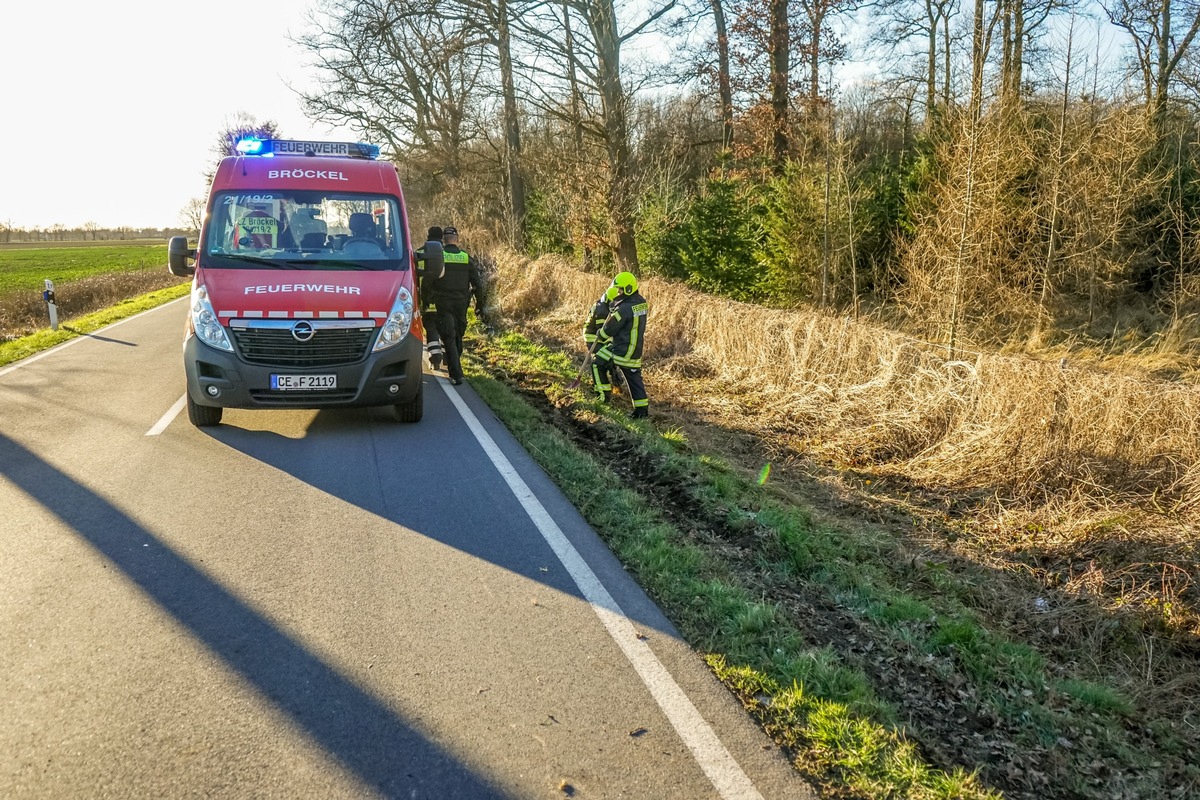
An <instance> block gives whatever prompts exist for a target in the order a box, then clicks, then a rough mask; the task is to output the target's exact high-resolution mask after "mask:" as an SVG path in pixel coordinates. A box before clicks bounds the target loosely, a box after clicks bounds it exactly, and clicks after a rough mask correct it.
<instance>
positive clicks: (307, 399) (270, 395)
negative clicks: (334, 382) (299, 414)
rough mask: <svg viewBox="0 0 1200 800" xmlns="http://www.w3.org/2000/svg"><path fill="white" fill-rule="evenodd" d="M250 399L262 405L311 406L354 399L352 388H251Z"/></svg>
mask: <svg viewBox="0 0 1200 800" xmlns="http://www.w3.org/2000/svg"><path fill="white" fill-rule="evenodd" d="M250 399H251V400H253V401H254V402H255V403H259V404H260V405H264V406H298V407H300V408H311V407H312V406H320V405H326V404H328V403H345V402H349V401H350V400H353V399H354V390H353V389H329V390H327V391H323V392H318V391H312V392H276V391H271V390H270V389H251V390H250Z"/></svg>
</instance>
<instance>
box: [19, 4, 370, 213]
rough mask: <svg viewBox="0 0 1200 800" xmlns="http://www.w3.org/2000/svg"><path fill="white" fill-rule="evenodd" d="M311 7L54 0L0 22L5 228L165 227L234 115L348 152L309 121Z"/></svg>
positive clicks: (194, 192) (343, 137) (345, 137)
mask: <svg viewBox="0 0 1200 800" xmlns="http://www.w3.org/2000/svg"><path fill="white" fill-rule="evenodd" d="M312 2H313V0H271V2H269V3H251V2H246V0H240V2H233V1H232V0H208V2H205V3H185V2H176V0H108V1H107V2H96V0H87V1H86V2H85V1H84V0H62V2H47V1H46V0H41V2H12V3H6V4H5V10H4V13H3V20H0V76H3V77H2V80H3V85H4V89H3V94H2V95H0V97H2V98H3V111H0V224H10V225H12V226H14V227H23V228H28V227H30V226H35V225H36V226H40V227H43V228H46V227H49V226H51V225H53V224H55V223H62V224H63V225H66V226H67V227H69V228H73V227H78V226H82V225H83V224H84V223H87V222H95V223H97V224H99V225H100V226H101V227H104V228H109V227H121V226H129V227H134V228H137V227H142V226H145V227H155V228H164V227H174V226H178V225H180V224H181V222H180V213H179V212H180V210H181V209H182V208H183V207H184V206H185V205H186V204H187V203H188V201H189V200H190V199H191V198H193V197H201V198H202V197H204V195H205V191H206V186H205V183H204V175H203V173H204V172H205V171H206V170H208V169H209V168H210V166H211V164H212V163H213V160H214V156H213V154H212V147H213V145H214V143H215V142H216V139H217V135H218V133H219V132H220V131H222V130H224V129H225V128H226V127H228V126H229V125H231V124H232V123H233V120H234V119H235V117H236V115H237V113H238V112H245V113H248V114H251V115H253V116H254V117H255V118H256V119H257V120H258V121H259V122H264V121H267V120H274V121H275V122H277V123H278V124H279V126H280V130H281V132H282V133H283V135H285V136H286V137H288V138H294V139H302V138H310V137H312V138H319V139H327V140H335V141H357V140H358V138H359V137H358V136H356V135H354V134H352V133H349V132H347V131H336V130H330V129H329V128H327V127H324V126H317V125H314V123H312V122H310V121H309V120H307V119H306V118H305V116H304V114H303V112H302V111H301V109H300V104H299V100H298V99H297V97H296V94H295V93H294V92H293V91H292V90H291V89H289V88H288V85H291V86H293V87H295V88H297V89H305V90H311V89H312V88H313V87H314V86H315V81H314V80H313V74H314V70H312V69H310V68H308V67H305V66H304V64H305V63H306V62H307V61H308V60H309V56H308V54H307V53H306V52H304V51H302V50H301V49H300V48H299V47H297V46H296V45H294V44H292V43H291V41H290V38H289V37H298V36H299V35H300V34H301V33H303V32H305V31H306V30H307V29H308V23H307V16H308V14H307V10H308V8H309V7H310V6H311V5H312Z"/></svg>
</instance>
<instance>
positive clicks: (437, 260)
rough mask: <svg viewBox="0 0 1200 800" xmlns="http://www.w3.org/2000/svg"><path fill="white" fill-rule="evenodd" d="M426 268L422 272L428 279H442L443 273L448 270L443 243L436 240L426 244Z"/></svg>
mask: <svg viewBox="0 0 1200 800" xmlns="http://www.w3.org/2000/svg"><path fill="white" fill-rule="evenodd" d="M424 249H425V267H424V269H423V270H422V272H423V273H424V275H425V277H427V278H440V277H442V272H444V271H445V269H446V254H445V252H444V251H443V250H442V243H441V242H439V241H437V240H436V239H430V240H429V241H428V242H426V243H425V248H424Z"/></svg>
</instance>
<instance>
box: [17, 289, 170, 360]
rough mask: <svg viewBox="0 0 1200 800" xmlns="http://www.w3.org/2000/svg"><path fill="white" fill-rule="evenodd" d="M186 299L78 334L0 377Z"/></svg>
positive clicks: (167, 303)
mask: <svg viewBox="0 0 1200 800" xmlns="http://www.w3.org/2000/svg"><path fill="white" fill-rule="evenodd" d="M187 299H188V298H187V296H186V295H185V296H184V297H178V298H176V299H174V300H171V301H168V302H166V303H163V304H162V305H161V306H155V307H154V308H148V309H146V310H145V311H143V312H142V313H140V314H134V315H133V316H132V317H126V318H125V319H122V320H118V321H117V322H114V323H113V324H112V325H105V326H104V327H103V328H98V329H97V330H94V331H91V332H90V333H83V334H80V335H79V336H76V337H75V338H74V339H70V340H68V341H65V342H63V343H62V344H60V345H56V346H55V347H51V348H50V349H49V350H45V351H43V352H41V353H38V354H37V355H35V356H30V357H29V358H24V359H21V360H20V361H18V362H17V363H15V364H13V365H12V366H9V367H5V368H4V369H0V377H3V376H5V375H7V374H8V373H10V372H13V371H15V370H18V369H20V368H21V367H26V366H29V365H30V364H32V363H33V362H35V361H41V360H42V359H43V358H45V357H46V356H48V355H53V354H54V353H57V352H58V351H59V350H62V349H64V348H67V347H70V346H71V345H73V344H79V343H80V342H86V341H87V340H88V339H89V338H91V334H96V333H101V332H102V331H107V330H111V329H113V328H115V327H117V326H118V325H124V324H125V323H126V322H132V321H133V320H135V319H137V318H138V317H143V316H145V315H146V314H150V313H152V312H154V311H158V310H159V309H160V308H166V307H167V306H172V305H175V304H176V303H178V302H179V301H180V300H187Z"/></svg>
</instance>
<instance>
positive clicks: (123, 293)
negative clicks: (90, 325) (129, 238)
mask: <svg viewBox="0 0 1200 800" xmlns="http://www.w3.org/2000/svg"><path fill="white" fill-rule="evenodd" d="M73 245H74V246H66V243H56V246H44V245H29V246H25V247H17V246H15V245H10V246H7V247H4V248H0V343H4V342H11V341H12V340H15V339H20V338H23V337H27V336H30V335H33V334H35V333H37V332H38V331H41V330H42V329H44V328H47V327H48V325H49V322H48V320H47V316H46V305H45V303H44V302H43V301H42V290H43V289H44V288H45V281H46V279H49V280H51V281H53V282H54V289H55V295H56V300H57V304H58V313H59V320H60V322H66V323H67V324H71V325H72V327H78V326H77V325H75V324H74V323H71V322H69V320H72V319H74V318H76V317H79V316H81V315H86V314H90V313H92V312H97V311H100V310H102V309H107V308H109V307H112V306H114V305H116V304H123V303H125V302H126V301H128V299H129V298H131V297H136V296H139V295H144V294H150V293H154V292H157V291H160V290H165V289H168V288H173V289H174V290H175V291H177V292H178V291H179V290H178V288H177V287H179V286H180V285H184V286H186V285H187V279H185V278H177V277H175V276H174V275H171V274H170V273H169V272H168V271H167V266H166V264H167V248H166V245H165V244H153V245H150V244H146V243H138V244H121V245H114V244H112V243H93V242H77V243H73ZM172 296H174V297H178V296H179V295H178V294H175V295H172ZM160 299H161V298H160ZM129 313H134V312H133V311H130V312H129ZM112 321H113V320H111V319H110V320H108V321H107V322H105V323H102V324H108V323H109V322H112ZM27 354H28V353H26V355H27ZM21 357H23V356H16V357H15V358H21ZM10 360H14V359H10Z"/></svg>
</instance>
